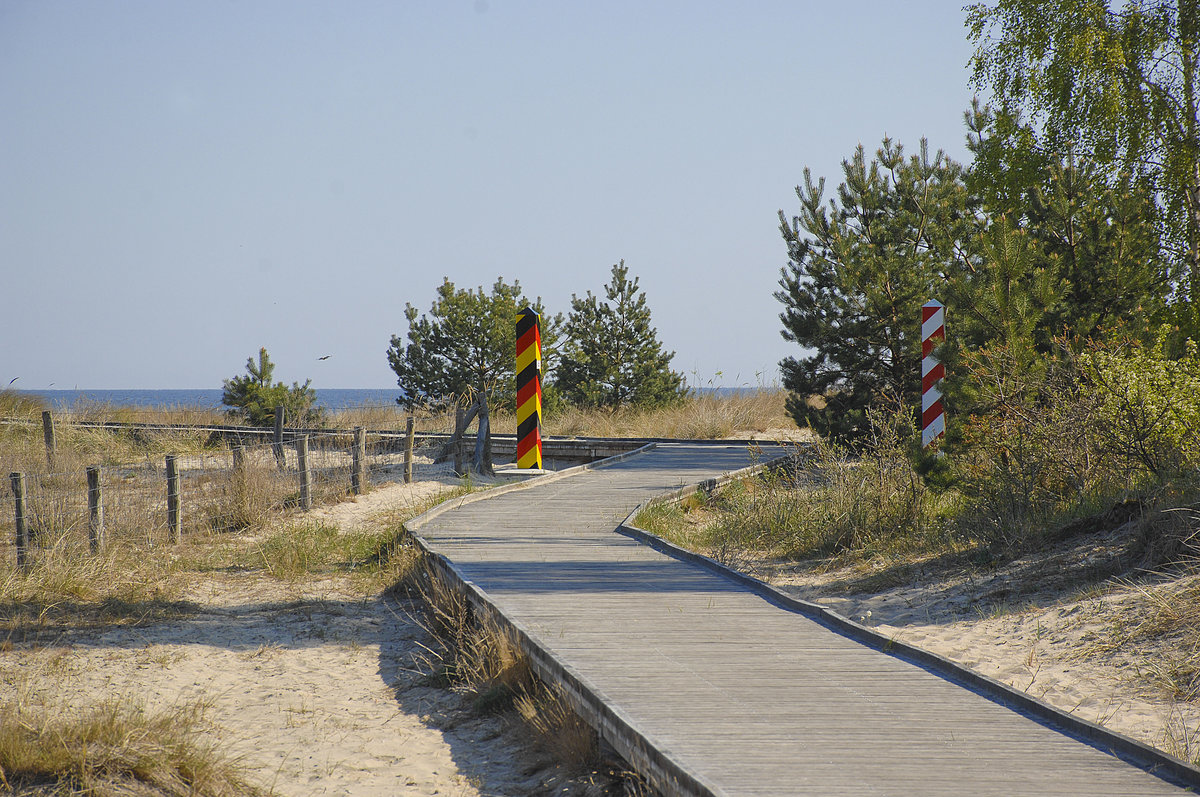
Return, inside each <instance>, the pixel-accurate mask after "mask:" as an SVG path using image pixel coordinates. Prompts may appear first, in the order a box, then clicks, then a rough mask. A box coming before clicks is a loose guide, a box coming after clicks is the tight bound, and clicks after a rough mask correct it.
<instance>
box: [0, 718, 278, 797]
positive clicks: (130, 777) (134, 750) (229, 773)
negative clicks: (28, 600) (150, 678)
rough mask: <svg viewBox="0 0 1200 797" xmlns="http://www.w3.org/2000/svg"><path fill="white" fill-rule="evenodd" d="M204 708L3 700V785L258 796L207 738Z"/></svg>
mask: <svg viewBox="0 0 1200 797" xmlns="http://www.w3.org/2000/svg"><path fill="white" fill-rule="evenodd" d="M207 710H208V706H207V705H206V704H205V703H203V702H194V703H189V704H185V705H181V706H177V707H175V708H173V709H171V710H167V711H162V712H149V711H147V710H146V709H145V707H144V706H142V705H140V704H139V703H137V702H136V701H130V700H118V699H111V700H108V701H106V702H103V703H99V704H96V705H92V706H70V705H65V704H64V705H50V706H45V705H32V704H31V703H30V702H28V701H24V700H22V699H20V698H17V699H12V698H10V699H7V700H4V701H3V702H0V716H2V717H4V720H5V721H4V722H2V723H0V786H3V787H5V788H6V789H10V790H11V791H12V793H14V794H19V795H30V796H32V795H67V794H79V795H85V794H86V795H96V796H97V797H101V796H102V795H112V796H113V797H116V795H122V797H124V796H129V797H139V796H141V795H144V796H145V797H176V796H178V797H226V796H227V795H228V796H229V797H234V796H235V795H257V794H261V793H263V792H262V791H261V790H260V789H259V788H258V787H257V786H255V785H254V784H252V783H251V782H250V781H249V780H247V779H246V777H245V776H244V775H243V774H241V772H240V771H239V769H238V767H237V764H236V762H234V761H232V760H231V759H230V758H229V757H228V756H227V755H226V754H225V753H224V752H223V751H222V750H221V749H220V748H219V747H218V746H217V745H216V744H214V743H213V742H212V741H211V739H212V729H211V728H210V726H209V725H208V723H207V721H206V719H205V713H206V711H207Z"/></svg>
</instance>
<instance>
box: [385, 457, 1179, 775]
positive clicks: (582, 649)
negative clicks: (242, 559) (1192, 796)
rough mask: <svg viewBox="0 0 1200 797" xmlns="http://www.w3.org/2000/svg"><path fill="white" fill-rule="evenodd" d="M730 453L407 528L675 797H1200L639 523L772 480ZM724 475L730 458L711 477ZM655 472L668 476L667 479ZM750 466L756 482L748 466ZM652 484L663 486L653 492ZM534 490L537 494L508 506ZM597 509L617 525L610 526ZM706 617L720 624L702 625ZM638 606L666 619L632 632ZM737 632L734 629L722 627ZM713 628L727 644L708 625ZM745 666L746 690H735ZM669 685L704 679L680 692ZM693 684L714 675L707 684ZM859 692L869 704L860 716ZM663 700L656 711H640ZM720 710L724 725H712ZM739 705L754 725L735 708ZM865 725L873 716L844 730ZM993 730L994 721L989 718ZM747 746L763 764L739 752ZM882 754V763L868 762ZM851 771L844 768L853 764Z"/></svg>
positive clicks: (976, 679)
mask: <svg viewBox="0 0 1200 797" xmlns="http://www.w3.org/2000/svg"><path fill="white" fill-rule="evenodd" d="M718 451H720V449H718V447H715V446H707V447H706V446H687V445H682V444H667V445H662V444H660V445H659V446H658V448H657V449H656V448H655V447H654V446H653V445H651V446H647V447H644V448H642V449H639V450H638V451H636V452H632V453H630V454H626V455H622V456H621V457H617V458H614V459H613V460H608V461H604V462H601V463H593V464H592V465H587V466H582V467H579V468H572V469H570V470H568V471H561V472H559V473H556V474H552V475H549V476H547V477H543V478H540V479H534V480H531V481H528V482H523V483H519V484H514V485H511V486H509V487H503V488H497V489H494V490H491V491H487V492H484V493H478V494H474V495H472V496H468V497H467V498H465V499H456V500H454V501H450V502H447V503H445V504H442V505H441V506H439V507H437V508H435V509H434V510H431V511H430V512H428V513H426V514H425V515H422V516H421V517H420V518H417V519H415V520H413V521H410V522H409V523H408V524H406V526H407V528H408V530H409V532H410V533H411V534H412V535H413V536H414V538H415V539H416V540H417V541H418V543H419V544H420V545H421V546H422V547H423V548H424V549H425V550H426V551H427V552H428V553H429V554H430V559H431V561H432V562H433V563H434V564H435V566H436V567H437V568H438V569H439V570H440V571H441V573H442V575H443V576H444V577H445V578H447V580H449V581H450V582H451V583H452V584H455V585H457V586H458V587H459V588H460V589H461V590H463V591H464V592H465V593H466V594H467V595H468V596H469V597H470V599H471V602H472V604H473V606H474V607H475V608H476V610H477V611H479V612H481V613H483V614H486V615H490V616H491V617H492V618H493V619H494V620H495V621H496V622H497V623H499V624H501V625H502V626H506V627H508V628H510V629H511V630H512V631H513V632H514V634H515V635H516V637H517V638H518V640H519V641H520V643H521V645H522V647H523V648H524V649H525V650H526V652H527V653H528V654H529V656H530V658H531V661H532V664H533V667H534V669H535V671H536V672H537V673H538V675H539V676H540V677H542V678H543V679H545V680H547V681H549V682H552V683H557V684H559V685H560V686H561V687H562V688H563V689H564V691H565V692H566V694H567V696H568V698H569V699H570V700H571V702H572V703H573V704H574V705H575V707H576V709H577V710H578V711H579V712H580V714H581V715H582V716H583V717H584V718H585V719H586V720H587V721H589V722H590V723H591V724H592V725H593V727H595V728H596V729H597V730H598V731H599V732H600V734H601V735H602V736H603V737H604V738H605V739H606V740H607V741H608V742H609V743H610V744H612V745H613V747H614V748H615V749H616V750H617V751H618V752H619V753H621V754H622V755H623V756H625V758H626V759H627V760H628V761H629V762H630V763H631V765H633V766H634V767H635V768H636V769H637V770H638V771H639V772H641V773H642V774H643V775H644V776H646V777H647V779H648V780H649V781H650V782H651V783H653V784H654V785H655V786H656V787H657V788H658V789H659V790H660V791H662V792H663V793H664V794H671V795H673V794H683V795H726V794H747V795H750V794H755V795H757V794H810V793H811V794H860V793H879V794H917V793H921V794H963V793H991V794H1005V795H1008V794H1076V793H1078V794H1085V793H1086V794H1112V795H1134V794H1171V793H1180V788H1181V787H1182V788H1187V787H1189V786H1190V787H1198V786H1200V770H1198V769H1197V768H1195V767H1193V766H1191V765H1189V764H1187V763H1184V762H1182V761H1179V760H1177V759H1174V758H1172V757H1170V756H1168V755H1166V754H1164V753H1162V752H1161V751H1158V750H1155V749H1154V748H1151V747H1148V746H1147V745H1144V744H1141V743H1140V742H1137V741H1135V740H1132V739H1129V738H1128V737H1125V736H1122V735H1120V734H1116V733H1114V732H1112V731H1108V730H1106V729H1104V728H1101V727H1100V726H1097V725H1094V724H1092V723H1089V722H1086V721H1084V720H1081V719H1079V718H1076V717H1073V716H1071V715H1070V714H1067V713H1065V712H1061V711H1057V710H1055V709H1053V708H1051V707H1049V706H1048V705H1046V704H1044V703H1042V702H1040V701H1038V700H1036V699H1034V698H1032V697H1030V696H1028V695H1026V694H1024V693H1022V692H1019V691H1018V690H1015V689H1012V688H1010V687H1007V686H1005V685H1003V684H1000V683H998V682H996V681H994V680H992V679H989V678H986V677H985V676H982V675H979V674H978V673H975V672H972V671H970V670H968V669H966V668H963V667H961V666H959V665H957V664H954V663H953V662H950V661H949V660H947V659H944V658H942V657H940V656H936V655H934V654H931V653H928V652H926V651H922V650H920V649H919V648H914V647H912V646H910V645H907V644H904V643H900V642H893V641H892V640H890V639H888V638H886V637H884V636H883V635H881V634H879V633H878V632H876V631H874V630H872V629H870V628H866V627H864V626H861V625H858V624H857V623H854V622H852V621H850V620H848V619H847V618H845V617H842V616H840V615H838V614H836V613H834V612H831V611H829V610H827V609H825V608H824V607H821V606H818V605H816V604H811V603H807V602H805V601H800V600H797V599H795V598H793V597H791V596H788V595H786V594H785V593H782V592H779V591H778V590H774V589H773V588H771V587H770V586H768V585H766V584H763V583H762V582H759V581H757V580H755V579H753V578H750V577H748V576H744V575H742V574H740V573H736V572H734V571H730V570H728V569H727V568H724V567H722V566H721V565H719V564H718V563H716V562H714V561H712V560H710V559H706V558H705V557H701V556H698V555H696V554H692V553H690V552H687V551H684V550H681V549H678V548H676V547H675V546H672V545H670V544H669V543H666V542H665V541H663V540H661V539H658V538H656V537H652V536H651V535H648V534H646V533H645V532H643V531H641V530H639V529H636V528H634V527H633V526H632V524H631V522H630V518H631V517H632V514H633V513H634V512H636V507H638V506H641V505H642V504H643V503H644V501H645V500H647V499H648V498H650V497H655V496H662V495H670V494H672V493H674V494H675V495H682V494H685V493H687V492H689V491H692V490H695V489H696V488H697V484H699V483H701V482H707V484H705V485H704V486H705V487H710V486H711V485H712V484H713V483H714V482H715V481H716V480H718V479H725V478H730V477H731V475H732V474H734V473H735V472H737V471H743V470H752V469H754V468H756V467H760V466H761V463H752V462H750V461H749V457H748V456H746V455H744V454H743V456H742V457H741V458H740V460H739V458H738V457H737V456H734V455H732V454H731V452H729V451H728V450H726V451H722V452H721V453H719V454H718V453H717V452H718ZM689 457H691V459H689ZM705 459H711V460H713V464H712V465H711V466H708V467H707V471H708V472H705V469H706V466H705V464H704V460H705ZM655 460H663V461H665V462H666V466H665V468H659V469H657V470H656V469H655V464H654V461H655ZM739 461H740V464H741V467H740V468H739V467H731V463H736V462H739ZM681 463H682V464H684V465H686V468H685V470H684V472H686V473H687V474H688V479H687V481H686V482H685V483H678V482H677V483H676V484H675V485H671V484H670V483H669V482H670V474H672V473H674V471H673V470H672V469H671V468H672V467H679V466H680V464H681ZM697 463H698V464H697ZM696 476H699V478H695V477H696ZM639 481H644V482H646V484H645V485H644V486H643V487H641V488H637V489H635V487H636V485H637V484H638V483H639ZM572 488H575V489H572ZM606 490H607V494H611V495H615V496H620V500H618V501H616V505H614V506H608V504H605V503H604V501H605V499H604V498H603V496H604V495H605V494H606V493H605V491H606ZM517 491H529V492H528V495H527V496H524V495H523V496H513V497H510V498H508V499H505V500H499V501H498V500H497V499H503V497H504V496H506V495H511V494H512V493H515V492H517ZM610 502H611V501H610ZM468 505H470V506H468ZM526 510H528V511H529V512H535V513H540V514H538V515H537V516H538V518H539V519H538V520H537V521H536V524H537V525H540V526H541V527H542V528H540V530H534V529H532V528H530V527H531V526H533V525H535V522H534V521H533V520H532V519H531V518H530V517H525V518H524V522H522V515H523V512H524V511H526ZM593 511H599V513H600V514H601V515H604V517H601V518H599V519H595V518H591V512H593ZM556 512H557V513H558V514H557V515H556V514H555V513H556ZM547 518H549V519H547ZM576 526H580V528H576ZM583 526H586V528H583ZM598 530H602V531H603V534H601V533H598ZM614 532H617V533H614ZM631 539H632V540H636V541H637V544H636V545H634V544H633V543H632V542H631ZM620 540H625V542H624V543H620V542H617V541H620ZM631 546H632V547H633V548H636V549H637V550H636V551H634V550H631ZM651 556H653V557H657V559H654V558H648V557H651ZM660 560H661V561H660ZM556 563H557V564H556ZM681 568H685V569H681ZM700 572H704V573H707V574H708V575H707V576H705V577H704V578H701V577H700V576H699V575H698V574H699V573H700ZM605 579H607V580H605ZM672 579H674V580H672ZM575 593H577V597H578V600H577V601H576V603H575V604H573V603H572V601H575V599H576V595H575ZM735 593H736V594H735ZM739 595H740V596H741V597H739ZM655 596H657V598H655ZM749 596H754V597H753V601H754V604H753V605H752V604H750V603H748V601H749V600H750V597H749ZM704 600H707V608H708V609H713V608H714V606H716V607H717V608H718V609H720V611H714V612H708V613H706V612H703V611H700V612H698V611H697V607H698V606H699V608H700V609H703V608H705V607H704V606H703V605H702V603H703V601H704ZM656 601H660V602H661V603H662V604H663V605H662V606H656V605H654V603H655V602H656ZM676 601H679V602H680V608H679V609H678V611H679V613H680V614H684V613H685V612H686V613H688V617H687V618H686V619H685V620H681V621H678V622H677V621H676V620H674V619H672V620H670V622H667V621H666V620H664V619H663V618H662V617H657V616H654V615H655V613H656V612H660V611H662V610H663V609H664V608H670V609H671V610H672V611H674V608H673V607H672V604H673V603H674V602H676ZM689 601H690V602H689ZM550 604H553V606H550ZM576 604H577V606H578V608H577V609H575V608H572V607H573V606H574V605H576ZM718 604H719V605H718ZM628 605H633V606H635V607H642V610H643V611H644V612H645V613H647V614H649V615H651V618H650V619H649V620H646V621H644V622H642V621H640V620H637V619H636V617H634V616H633V615H624V614H620V613H621V612H625V611H627V608H628ZM555 612H557V613H555ZM572 612H578V614H579V615H580V616H579V618H577V619H576V618H573V617H572ZM610 615H612V616H614V617H617V619H616V620H615V621H614V623H613V626H612V627H601V626H603V622H604V620H605V618H606V617H608V616H610ZM725 615H728V618H731V619H728V620H727V621H725V622H726V625H725V626H720V623H721V622H722V620H721V617H722V616H725ZM788 616H791V617H795V618H796V620H794V621H790V622H789V621H787V619H786V618H787V617H788ZM631 617H634V619H630V618H631ZM673 617H674V615H672V618H673ZM764 618H765V619H764ZM708 619H711V620H712V622H713V624H714V625H713V628H712V629H709V628H708V627H707V626H706V625H704V622H705V621H706V620H708ZM805 620H807V621H808V622H805ZM764 622H765V623H766V625H760V623H764ZM793 625H804V626H805V628H803V629H795V628H793V627H792V626H793ZM739 626H740V627H739ZM809 626H811V628H810V627H809ZM762 628H767V629H770V630H771V633H770V634H769V636H768V638H767V639H766V640H764V639H763V638H761V635H759V636H756V635H755V634H756V631H759V630H761V629H762ZM780 629H782V630H780ZM793 632H795V633H796V634H797V636H796V638H795V639H793V638H792V635H793ZM838 640H841V641H838ZM764 641H765V642H766V644H765V645H764V644H763V643H764ZM776 644H778V650H776V649H775V647H774V646H775V645H776ZM860 650H861V651H862V652H858V651H860ZM868 653H869V655H865V654H868ZM741 656H745V657H747V658H749V659H753V657H754V656H759V657H760V658H762V659H763V662H762V663H761V668H762V669H763V671H764V672H765V671H769V672H770V673H771V674H770V675H764V676H763V678H764V680H763V682H762V683H761V684H757V685H752V684H743V683H742V681H744V680H745V679H746V677H747V675H746V673H752V674H754V675H755V676H757V675H758V668H759V666H760V665H758V664H754V663H753V662H751V666H750V667H749V669H744V668H743V669H739V667H740V665H741V664H742V662H740V661H738V659H739V657H741ZM622 657H624V660H621V661H615V660H618V659H622ZM650 659H653V661H652V662H651V661H650ZM610 660H614V661H610ZM781 660H782V661H783V662H784V663H785V664H786V666H784V667H782V668H781V667H780V663H781ZM887 662H892V663H893V664H887ZM728 666H732V667H733V669H734V670H735V671H736V672H734V673H733V674H722V673H721V671H720V668H721V667H728ZM663 667H669V668H672V673H669V674H670V675H671V677H672V678H679V677H680V676H681V675H682V676H683V678H684V680H670V679H668V678H667V677H666V675H668V673H663V672H660V669H662V668H663ZM855 668H859V669H860V670H861V673H857V674H855V673H853V672H851V676H850V677H849V678H848V679H847V678H846V677H845V673H844V672H841V671H843V670H844V671H854V670H855ZM688 673H691V674H692V675H693V676H694V677H695V682H694V683H692V684H691V685H690V686H689V682H688V681H687V680H686V678H687V677H688V675H687V674H688ZM780 673H783V676H782V678H780V675H779V674H780ZM839 678H840V679H841V680H839ZM939 683H940V684H943V686H938V684H939ZM947 684H949V685H952V686H953V688H952V689H950V690H949V693H948V692H947V689H946V687H945V685H947ZM750 686H753V687H754V688H753V689H750V688H749V687H750ZM773 688H774V689H777V690H778V692H779V693H778V695H777V696H769V695H768V696H766V697H765V698H764V699H763V701H762V702H761V703H760V704H758V705H756V706H750V705H748V704H747V703H746V701H747V695H748V694H755V693H756V692H757V690H758V689H762V690H770V689H773ZM691 689H694V690H695V694H694V695H692V694H689V693H688V690H691ZM905 690H908V691H905ZM955 690H957V693H961V694H957V693H955ZM618 693H619V694H618ZM850 693H854V694H856V695H857V697H853V696H851V702H849V703H848V702H846V699H847V695H848V694H850ZM956 695H957V696H956ZM757 697H758V696H757V695H756V699H757ZM860 698H861V700H860ZM645 701H648V703H649V704H653V705H649V706H648V707H646V706H643V705H640V704H639V703H640V702H645ZM854 701H859V702H858V703H856V702H854ZM972 701H974V702H972ZM718 702H720V703H721V704H722V705H723V706H724V708H720V709H719V710H718V708H714V709H713V712H710V713H706V712H705V711H703V710H700V708H698V706H701V707H703V706H704V705H707V704H708V703H718ZM985 705H991V706H993V709H985V708H982V707H981V706H985ZM739 706H741V707H742V708H743V709H746V710H747V713H745V714H742V715H738V714H736V713H734V712H733V711H730V710H728V709H729V708H736V707H739ZM1000 706H1002V707H1003V710H1002V712H1001V713H1003V714H1007V715H1012V716H1013V717H1020V718H1023V719H1024V721H1025V723H1026V724H1024V725H1022V724H1021V723H1020V722H1017V723H1015V724H1016V726H1018V727H1016V728H1015V729H1014V728H1013V727H1009V726H1013V725H1014V722H1013V721H1007V720H1005V721H998V720H997V717H996V708H997V707H1000ZM792 707H794V709H793V708H792ZM656 712H657V713H656ZM854 712H858V713H859V714H861V716H855V717H850V718H847V716H843V715H846V714H847V713H850V714H853V713H854ZM906 712H913V717H912V718H911V719H910V718H908V717H907V714H906ZM981 712H982V714H985V715H987V718H985V719H977V715H979V714H980V713H981ZM700 720H702V722H701V721H700ZM876 721H877V722H879V723H880V724H879V725H878V727H876V726H873V725H872V724H871V723H872V722H876ZM787 722H791V723H792V724H791V725H787V724H786V723H787ZM922 723H924V724H925V725H928V726H929V727H925V725H922ZM1002 725H1003V726H1004V727H1003V728H1002V727H1000V726H1002ZM907 728H911V729H912V730H911V733H909V734H906V733H905V732H904V731H905V729H907ZM1036 728H1041V729H1042V730H1041V731H1037V730H1034V729H1036ZM1047 731H1049V732H1050V735H1049V736H1047ZM897 734H899V737H898V736H897ZM956 734H957V735H956ZM1023 734H1027V736H1026V735H1023ZM906 736H911V737H912V738H911V739H910V738H904V737H906ZM975 736H977V737H979V741H978V743H976V742H975V740H973V739H972V738H971V737H975ZM692 737H702V738H695V739H694V738H692ZM826 737H828V738H826ZM1072 744H1074V745H1075V747H1074V748H1072V747H1071V745H1072ZM738 745H744V750H743V751H741V752H736V748H737V746H738ZM972 745H975V746H974V747H973V746H972ZM943 746H944V747H945V748H946V749H947V750H948V751H949V752H948V753H946V754H945V755H942V752H943V751H940V749H939V750H938V751H935V752H936V753H937V755H934V756H933V757H931V758H930V759H929V760H927V761H910V760H909V759H908V757H907V756H908V754H909V753H911V752H912V751H914V750H915V751H917V752H918V753H923V751H924V750H925V748H926V747H938V748H940V747H943ZM730 748H732V749H734V750H735V752H732V753H731V752H730V750H729V749H730ZM1076 748H1078V749H1076ZM1084 750H1090V751H1091V752H1090V753H1085V752H1083V751H1084ZM863 751H871V752H873V753H875V754H876V756H877V758H878V759H879V760H877V761H876V760H866V761H864V760H863ZM1010 752H1011V755H1010V754H1009V753H1010ZM723 754H724V755H726V758H725V759H724V760H723V761H722V760H720V759H721V755H723ZM1101 754H1102V755H1101ZM839 755H840V756H844V760H841V761H838V760H835V759H836V758H837V757H838V756H839ZM939 756H941V757H940V758H939ZM1040 758H1044V759H1046V760H1044V761H1041V760H1039V759H1040ZM1105 762H1108V763H1105ZM1120 762H1124V763H1120ZM939 766H940V767H942V768H943V769H944V771H942V770H939V769H938V768H937V767H939Z"/></svg>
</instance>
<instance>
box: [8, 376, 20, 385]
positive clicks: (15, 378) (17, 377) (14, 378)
mask: <svg viewBox="0 0 1200 797" xmlns="http://www.w3.org/2000/svg"><path fill="white" fill-rule="evenodd" d="M20 378H21V377H19V376H14V377H13V378H12V381H11V382H9V384H10V385H11V384H12V383H13V382H16V381H17V380H18V379H20Z"/></svg>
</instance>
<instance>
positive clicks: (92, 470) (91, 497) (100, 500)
mask: <svg viewBox="0 0 1200 797" xmlns="http://www.w3.org/2000/svg"><path fill="white" fill-rule="evenodd" d="M87 480H88V542H89V543H91V546H92V553H100V551H102V550H104V496H103V494H102V493H101V491H100V466H99V465H91V466H89V467H88V469H87Z"/></svg>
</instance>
